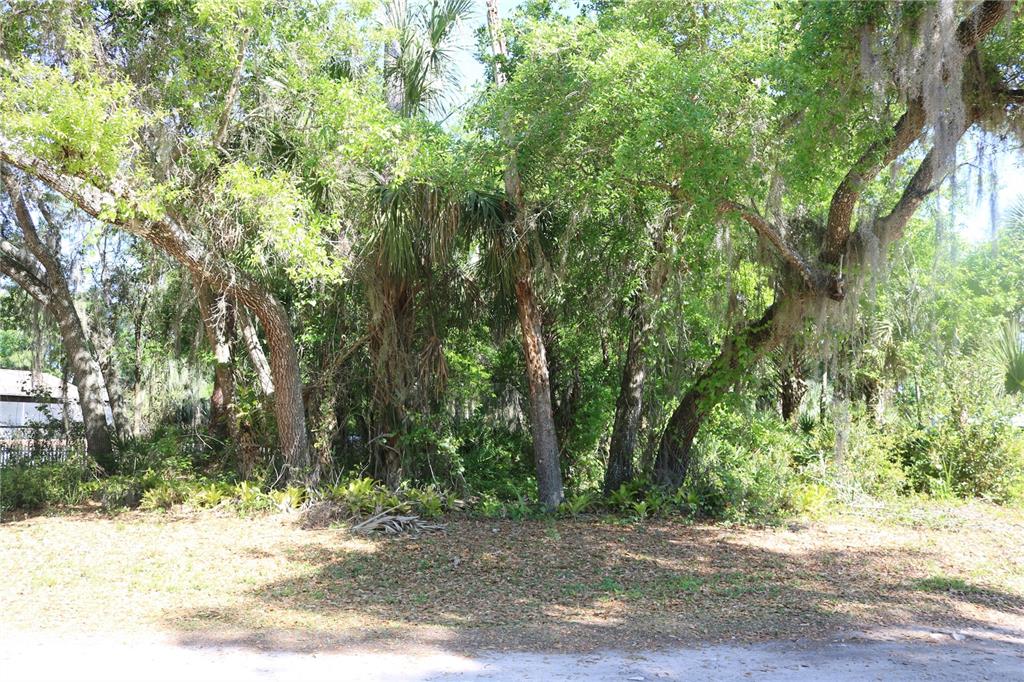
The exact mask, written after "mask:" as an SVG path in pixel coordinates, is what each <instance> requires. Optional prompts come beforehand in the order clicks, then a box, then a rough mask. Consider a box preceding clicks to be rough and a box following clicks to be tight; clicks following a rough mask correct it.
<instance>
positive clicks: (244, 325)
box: [235, 308, 274, 397]
mask: <svg viewBox="0 0 1024 682" xmlns="http://www.w3.org/2000/svg"><path fill="white" fill-rule="evenodd" d="M235 321H236V322H237V323H238V327H239V331H240V332H241V334H242V343H243V344H245V352H246V355H248V356H249V362H251V363H252V368H253V370H254V371H255V372H256V379H257V381H259V384H260V390H261V391H263V395H265V396H268V397H270V396H273V395H274V379H273V377H271V376H270V363H269V362H267V355H266V353H264V352H263V346H262V345H261V344H260V336H259V334H258V333H257V332H256V327H255V326H254V325H253V323H252V319H250V318H249V315H248V314H247V313H246V312H245V310H244V309H243V308H237V309H236V310H235Z"/></svg>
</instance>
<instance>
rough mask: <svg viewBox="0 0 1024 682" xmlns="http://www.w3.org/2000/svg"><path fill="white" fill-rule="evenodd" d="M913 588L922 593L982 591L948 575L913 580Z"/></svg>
mask: <svg viewBox="0 0 1024 682" xmlns="http://www.w3.org/2000/svg"><path fill="white" fill-rule="evenodd" d="M913 587H914V589H915V590H921V591H922V592H961V593H972V592H982V591H983V590H982V588H980V587H978V586H977V585H972V584H971V583H969V582H967V581H965V580H963V579H962V578H954V577H952V576H948V575H930V576H928V577H927V578H921V579H919V580H915V581H914V583H913Z"/></svg>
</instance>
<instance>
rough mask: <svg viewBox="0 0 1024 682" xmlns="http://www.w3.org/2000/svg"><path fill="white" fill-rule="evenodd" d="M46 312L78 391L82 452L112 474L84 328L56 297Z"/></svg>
mask: <svg viewBox="0 0 1024 682" xmlns="http://www.w3.org/2000/svg"><path fill="white" fill-rule="evenodd" d="M48 310H49V311H50V314H51V315H52V316H53V318H54V319H55V320H56V321H57V326H58V327H59V328H60V336H61V340H62V342H63V344H64V352H65V354H66V355H67V357H68V362H69V364H70V366H71V375H72V376H73V377H74V380H75V387H76V388H78V402H79V405H80V406H81V408H82V422H83V425H84V427H85V447H86V450H87V451H88V453H89V456H90V457H92V458H93V459H94V460H96V463H97V464H99V465H100V467H102V468H103V470H104V471H106V472H108V473H112V472H113V471H114V469H115V466H116V462H115V460H114V451H113V445H112V443H111V438H110V428H109V426H108V424H107V414H106V409H105V405H104V401H103V373H102V371H101V370H100V364H99V362H97V360H96V358H95V356H93V354H92V353H91V352H90V350H89V343H88V339H87V337H86V335H85V327H84V325H83V324H82V321H81V319H80V318H79V317H78V312H77V311H76V310H75V306H74V304H72V303H71V302H70V301H68V300H61V299H60V296H59V295H56V296H54V298H53V299H52V302H51V304H50V305H49V306H48Z"/></svg>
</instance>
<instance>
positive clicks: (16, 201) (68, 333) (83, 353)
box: [0, 168, 116, 472]
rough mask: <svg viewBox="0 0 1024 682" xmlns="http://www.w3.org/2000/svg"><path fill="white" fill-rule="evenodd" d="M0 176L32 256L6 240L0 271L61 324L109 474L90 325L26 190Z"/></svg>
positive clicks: (89, 439)
mask: <svg viewBox="0 0 1024 682" xmlns="http://www.w3.org/2000/svg"><path fill="white" fill-rule="evenodd" d="M0 175H2V179H3V184H4V186H5V188H6V189H7V192H8V195H9V196H10V198H11V203H12V205H13V206H14V214H15V220H16V221H17V223H18V226H19V227H20V228H21V231H22V235H23V236H24V238H25V242H26V245H27V246H28V251H29V252H30V253H29V252H26V251H24V250H22V249H18V248H17V247H15V246H14V245H12V244H10V242H7V241H6V240H3V242H2V244H0V270H2V271H3V272H4V274H6V275H7V276H9V277H10V278H11V279H12V280H14V281H15V282H16V283H17V284H18V285H19V286H21V287H22V288H23V289H24V290H25V291H26V292H28V294H29V295H30V296H32V298H34V299H35V300H36V301H37V302H38V303H39V304H40V305H42V306H44V307H45V308H46V310H47V312H48V313H49V314H50V316H51V317H53V319H54V320H55V321H56V322H57V327H58V329H59V330H60V337H61V342H62V344H63V346H64V353H65V355H66V356H67V361H68V365H69V367H70V370H71V374H72V377H73V378H74V382H75V387H76V388H77V389H78V401H79V406H80V407H81V410H82V422H83V426H84V430H85V447H86V451H87V452H88V454H89V456H90V457H92V458H93V459H94V460H95V461H96V463H97V464H98V465H99V466H100V467H101V468H102V469H103V470H104V471H107V472H112V471H113V470H114V467H115V466H116V462H115V460H114V452H113V445H112V442H111V437H110V427H109V425H108V424H107V415H106V411H105V410H104V404H103V374H102V372H101V370H100V365H99V362H98V361H97V360H96V357H95V355H94V354H93V352H92V349H91V348H90V346H89V341H88V335H87V334H86V330H85V325H84V324H83V323H82V319H81V317H79V315H78V311H77V310H76V309H75V304H74V301H73V299H72V297H71V290H70V288H69V287H68V283H67V279H66V278H65V276H64V271H63V269H62V268H61V265H60V262H59V261H58V260H57V257H56V256H55V255H54V254H52V253H51V252H50V251H49V250H48V249H47V248H46V246H45V245H44V244H43V243H42V240H40V239H39V235H38V232H37V231H36V227H35V221H34V220H33V219H32V214H31V213H30V211H29V209H28V205H27V204H26V203H25V198H24V196H23V193H22V191H21V187H20V186H19V185H18V183H17V182H16V181H15V180H14V178H13V177H12V176H11V175H10V174H9V173H8V172H7V170H6V168H0Z"/></svg>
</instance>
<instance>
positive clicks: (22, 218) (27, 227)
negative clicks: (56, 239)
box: [0, 164, 63, 284]
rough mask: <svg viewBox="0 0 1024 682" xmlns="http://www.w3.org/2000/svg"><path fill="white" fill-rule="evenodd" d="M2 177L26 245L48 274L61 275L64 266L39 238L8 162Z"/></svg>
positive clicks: (2, 166)
mask: <svg viewBox="0 0 1024 682" xmlns="http://www.w3.org/2000/svg"><path fill="white" fill-rule="evenodd" d="M0 179H2V181H3V185H4V188H5V189H6V190H7V194H8V196H9V197H10V198H11V204H13V205H14V217H15V220H17V222H18V226H19V227H20V228H21V233H22V235H23V236H24V237H25V245H26V246H27V247H28V250H29V251H31V252H32V255H34V256H35V257H36V259H37V260H38V261H39V263H40V264H41V265H42V269H43V270H44V271H45V272H46V273H47V275H49V274H50V273H53V274H54V275H60V274H61V273H62V272H63V268H62V267H61V265H60V263H59V262H58V261H57V259H56V258H55V257H54V255H53V254H52V253H50V249H48V248H47V247H46V245H45V244H43V241H42V240H41V239H40V238H39V233H38V232H37V231H36V225H35V221H34V220H33V219H32V213H31V211H29V208H28V203H27V202H26V201H25V193H24V192H23V191H22V188H21V185H20V184H19V183H18V181H17V180H15V178H14V176H13V175H11V172H10V170H8V168H7V166H6V164H0ZM51 284H52V282H51Z"/></svg>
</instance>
